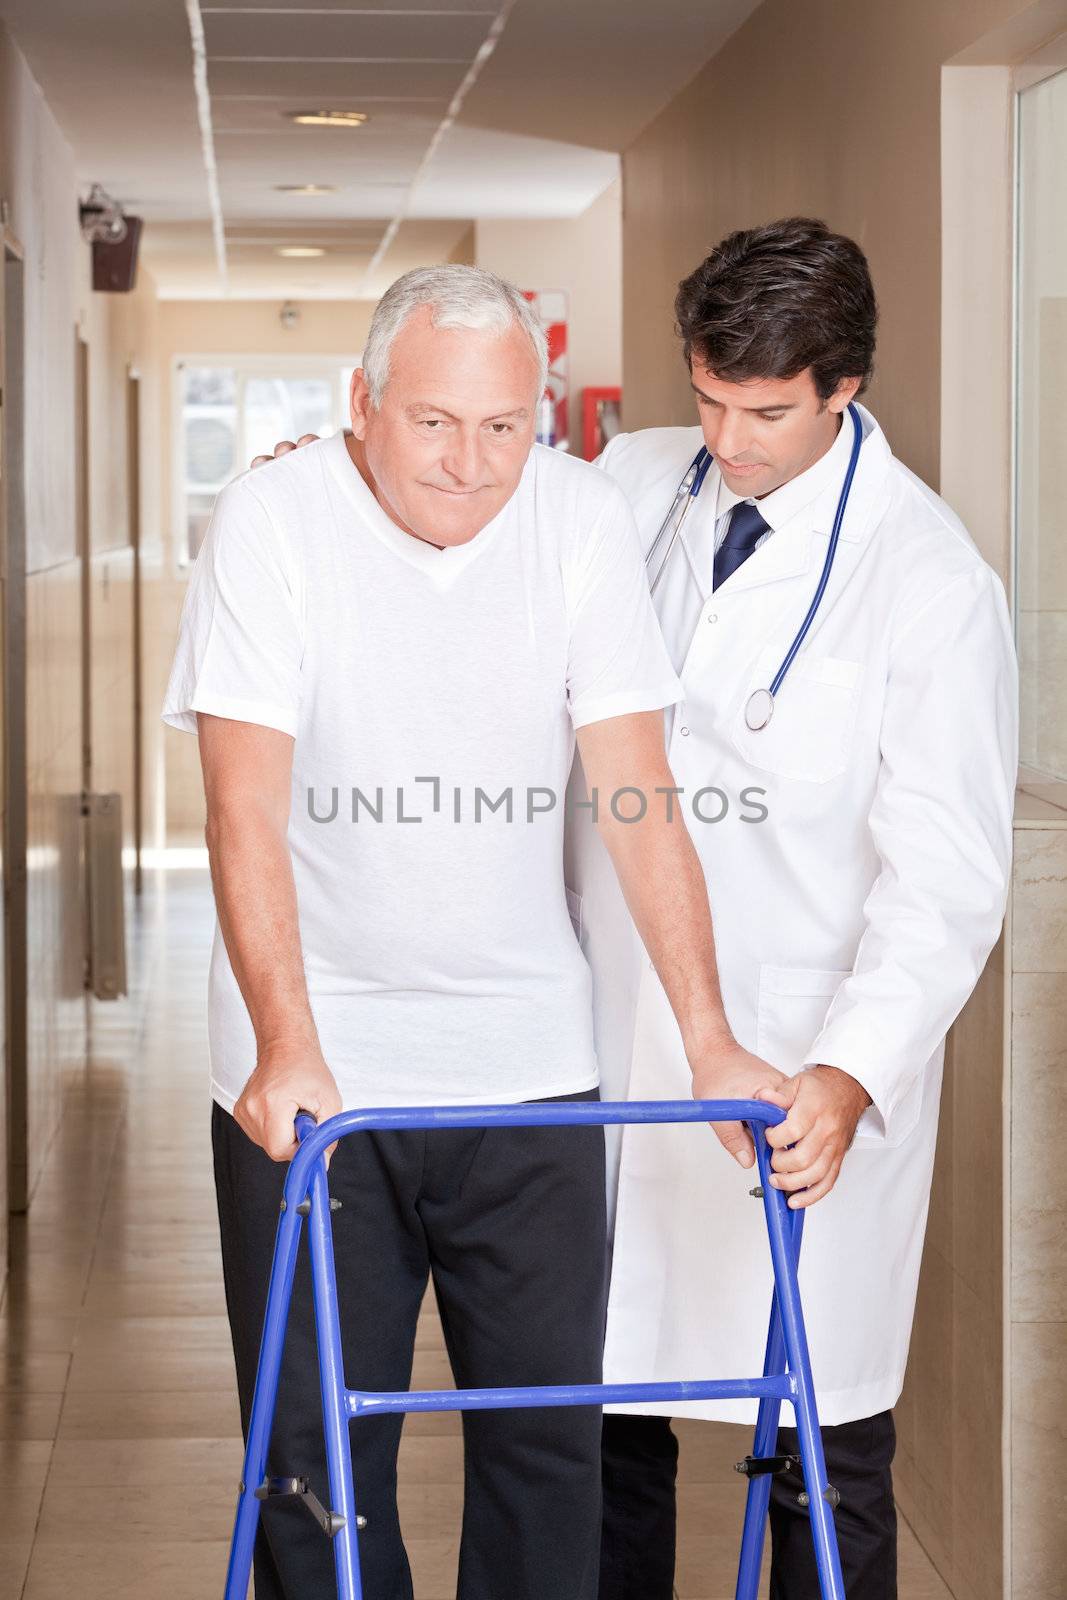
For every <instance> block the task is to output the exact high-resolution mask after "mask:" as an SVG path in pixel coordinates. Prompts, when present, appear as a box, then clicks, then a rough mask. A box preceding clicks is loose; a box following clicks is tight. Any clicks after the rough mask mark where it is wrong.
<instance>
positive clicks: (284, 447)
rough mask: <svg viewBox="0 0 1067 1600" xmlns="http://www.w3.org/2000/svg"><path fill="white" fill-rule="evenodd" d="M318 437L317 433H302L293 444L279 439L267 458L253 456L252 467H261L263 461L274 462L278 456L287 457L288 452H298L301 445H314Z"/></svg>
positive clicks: (287, 440) (288, 440)
mask: <svg viewBox="0 0 1067 1600" xmlns="http://www.w3.org/2000/svg"><path fill="white" fill-rule="evenodd" d="M318 437H319V436H318V434H317V433H302V434H301V435H300V437H299V439H298V440H297V441H296V443H295V444H294V443H293V441H292V439H279V440H278V443H277V444H276V445H275V446H274V450H273V452H272V453H271V454H270V455H269V456H253V458H252V465H253V466H254V467H261V466H262V465H263V463H264V461H276V460H277V458H278V457H279V456H287V455H288V454H289V452H290V450H299V449H300V446H301V445H304V444H315V442H316V441H317V439H318Z"/></svg>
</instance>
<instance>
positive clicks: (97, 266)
mask: <svg viewBox="0 0 1067 1600" xmlns="http://www.w3.org/2000/svg"><path fill="white" fill-rule="evenodd" d="M140 242H141V218H140V217H130V216H128V217H126V237H125V238H124V239H120V240H119V241H118V243H117V244H112V243H110V242H108V241H106V240H98V241H97V242H96V243H94V245H93V288H94V289H98V290H100V291H101V293H103V294H129V292H130V290H131V289H132V288H133V287H134V285H135V283H136V282H137V248H138V246H139V244H140Z"/></svg>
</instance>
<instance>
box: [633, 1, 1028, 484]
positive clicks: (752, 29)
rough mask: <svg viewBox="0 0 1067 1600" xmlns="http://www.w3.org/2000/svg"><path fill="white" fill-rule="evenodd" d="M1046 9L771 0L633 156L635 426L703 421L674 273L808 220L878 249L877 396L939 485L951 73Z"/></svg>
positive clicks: (874, 257)
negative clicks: (946, 109)
mask: <svg viewBox="0 0 1067 1600" xmlns="http://www.w3.org/2000/svg"><path fill="white" fill-rule="evenodd" d="M1040 9H1041V8H1039V7H1034V6H1025V5H1022V4H1020V3H1019V0H938V3H937V4H936V5H930V4H929V3H928V0H869V3H868V4H866V5H864V6H863V7H862V8H860V9H856V8H851V9H850V8H845V7H842V6H841V5H840V4H839V3H837V0H804V3H803V4H797V3H796V0H765V3H764V4H763V5H761V6H760V7H759V9H758V10H757V11H756V12H755V13H754V14H753V15H752V17H751V18H750V19H749V21H748V22H747V23H746V24H745V25H744V26H743V27H742V28H741V29H739V31H738V32H737V33H736V34H735V35H734V36H733V38H732V39H731V40H730V41H729V42H728V43H727V45H726V46H725V47H724V49H723V50H722V51H721V52H720V54H719V55H718V56H716V57H715V59H714V60H713V61H711V62H709V63H708V65H707V66H705V67H704V69H703V70H702V71H701V72H700V73H698V75H697V76H696V77H695V78H694V80H693V82H692V83H691V84H690V85H689V87H688V88H687V89H686V90H685V91H684V93H683V94H682V95H680V96H679V97H678V98H677V99H675V100H674V101H673V102H672V103H671V104H670V106H668V107H667V109H666V110H665V111H664V112H663V113H662V114H661V115H660V116H659V117H658V118H657V119H656V120H655V121H654V122H653V123H652V124H651V125H650V126H649V127H648V128H647V129H646V130H645V132H644V133H643V134H642V135H641V137H640V138H639V139H638V140H637V141H636V143H635V144H633V145H632V146H631V147H630V149H629V150H627V151H626V152H625V154H624V157H623V182H624V192H625V207H624V222H623V374H624V384H625V399H624V420H625V425H626V427H627V428H638V427H646V426H650V425H653V424H661V423H677V422H688V421H691V420H692V407H691V401H690V398H689V395H688V392H687V387H686V378H685V373H684V370H683V368H682V365H681V361H680V359H679V358H678V356H677V353H676V350H675V342H674V339H673V337H672V332H671V327H672V313H671V303H672V299H673V295H674V290H675V288H676V286H677V282H678V280H679V279H680V278H681V277H682V276H684V274H685V273H686V272H688V271H690V270H691V269H692V267H693V266H694V265H695V264H696V263H697V262H698V261H699V260H700V259H701V258H702V257H703V256H704V255H705V254H706V253H707V251H708V250H709V249H710V248H711V246H712V245H713V244H714V243H715V242H716V240H718V239H719V238H721V237H722V236H723V235H725V234H727V233H729V232H731V231H732V230H733V229H735V228H744V227H751V226H752V225H754V224H755V223H757V222H762V221H766V220H767V219H768V218H770V217H774V216H782V215H789V214H791V213H798V212H803V213H807V214H809V215H815V216H820V217H824V218H825V219H826V220H827V221H828V222H829V223H830V224H831V225H832V226H833V227H835V228H838V229H839V230H840V231H842V232H844V233H848V234H851V235H852V236H853V237H854V238H856V239H858V240H859V242H860V243H861V244H862V245H863V247H864V249H865V250H866V252H867V254H868V256H869V258H870V261H871V266H872V270H873V273H874V278H875V286H876V289H877V292H878V298H879V303H880V306H881V328H880V339H879V349H878V372H877V376H876V379H875V383H874V385H873V386H872V389H871V401H870V403H871V405H872V407H873V409H874V410H875V411H876V412H877V413H878V415H879V418H880V420H881V422H882V423H883V425H884V427H885V429H886V432H887V434H888V435H889V438H890V440H891V442H892V444H893V446H894V448H895V450H896V452H897V454H898V455H899V456H901V457H902V458H903V459H904V460H905V461H907V462H908V464H909V466H911V467H913V468H914V469H915V471H916V472H918V473H919V474H920V476H922V477H923V478H925V479H926V480H927V481H929V482H931V483H932V484H934V485H935V486H936V485H937V483H938V472H939V452H938V440H939V418H940V403H939V402H940V338H941V278H940V274H941V206H940V188H941V160H940V92H941V69H942V66H943V65H944V64H945V63H947V62H948V61H950V60H951V59H952V58H953V57H954V56H956V55H957V54H958V53H959V52H961V51H963V50H964V49H966V48H967V47H968V46H970V45H971V44H972V42H973V41H974V40H976V39H978V38H979V36H980V35H983V34H985V33H986V32H987V31H988V30H990V29H992V28H994V27H995V26H996V25H998V24H1001V23H1003V22H1005V21H1006V20H1008V19H1010V18H1014V17H1016V16H1019V15H1022V14H1024V13H1027V12H1034V11H1038V10H1040ZM1044 9H1047V7H1046V8H1044Z"/></svg>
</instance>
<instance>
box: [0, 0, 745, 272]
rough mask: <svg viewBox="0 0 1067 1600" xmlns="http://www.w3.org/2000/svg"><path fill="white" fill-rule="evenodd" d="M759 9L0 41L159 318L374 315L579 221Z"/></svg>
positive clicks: (541, 10)
mask: <svg viewBox="0 0 1067 1600" xmlns="http://www.w3.org/2000/svg"><path fill="white" fill-rule="evenodd" d="M757 3H758V0H701V3H699V4H696V3H694V0H372V3H371V4H369V5H367V6H365V7H361V6H359V5H358V4H353V3H351V0H286V3H275V4H270V3H261V0H255V3H253V0H225V3H215V0H0V21H2V22H3V23H4V24H5V25H6V26H7V28H8V29H9V31H10V32H11V34H12V35H13V37H14V38H15V40H16V42H17V43H18V45H19V47H20V49H21V50H22V51H23V53H24V55H25V56H26V58H27V60H28V61H29V64H30V67H31V70H32V71H33V73H34V75H35V77H36V78H37V80H38V82H39V83H40V85H41V87H42V89H43V92H44V95H45V98H46V99H47V101H48V103H49V105H50V106H51V108H52V110H53V112H54V113H55V115H56V117H57V118H58V120H59V123H60V125H61V127H62V128H63V131H64V133H65V134H66V136H67V139H68V140H69V142H70V144H71V146H72V148H73V150H74V155H75V161H76V164H77V171H78V176H79V179H80V180H82V181H83V182H84V184H85V185H86V188H87V187H88V184H89V183H90V182H91V181H94V180H95V181H99V182H102V183H103V184H104V186H105V188H107V189H108V191H109V192H110V193H112V194H114V195H115V196H116V198H118V199H119V200H121V201H122V203H123V204H124V205H125V206H126V208H127V209H128V210H130V211H133V212H136V213H138V214H140V215H142V216H143V217H144V218H145V221H146V227H145V236H144V245H143V250H144V255H145V259H146V261H147V262H148V264H149V265H150V267H151V270H152V272H153V275H154V277H155V279H156V281H157V283H158V285H159V288H160V292H161V293H162V294H163V295H164V296H166V297H171V298H174V297H182V298H188V297H215V296H218V295H220V294H230V295H234V296H239V297H247V298H269V299H275V298H279V297H282V298H284V297H286V296H291V297H294V298H304V299H310V298H374V297H376V296H377V295H378V294H380V293H381V291H382V289H383V288H384V287H385V286H386V285H387V284H388V283H389V282H390V281H391V280H392V279H393V278H394V277H396V276H397V274H398V273H399V272H402V271H404V270H406V268H407V267H409V266H413V265H416V264H418V263H420V262H425V261H427V260H440V259H441V258H442V257H444V256H446V255H447V254H448V253H449V252H450V251H451V250H452V249H453V248H454V246H455V245H456V244H457V243H458V241H459V239H460V238H461V236H462V235H463V233H464V231H465V230H466V228H467V227H468V226H469V224H470V222H471V221H472V220H473V219H475V218H507V217H517V218H518V217H521V218H536V217H567V216H576V215H579V214H580V213H581V212H582V211H584V210H585V209H586V207H587V206H588V205H590V204H591V203H592V201H593V200H595V199H596V198H597V196H598V195H599V194H601V193H602V192H603V190H604V189H605V188H606V187H607V186H608V185H609V184H610V183H611V182H612V180H613V179H614V177H615V176H616V174H617V172H618V155H619V152H620V151H621V150H623V149H625V147H626V145H627V144H629V143H630V142H631V140H632V139H634V138H635V137H636V135H637V134H638V132H639V131H640V130H641V128H642V127H644V126H645V125H646V124H647V123H648V122H649V121H650V120H651V119H652V118H653V117H654V116H655V115H656V114H657V112H658V111H660V110H661V109H662V107H663V106H664V105H665V104H666V103H667V102H668V101H669V100H670V99H671V98H672V97H673V96H674V95H675V94H676V93H677V92H678V90H679V89H680V88H682V86H683V85H684V84H685V83H686V82H687V81H688V80H689V79H690V78H691V77H693V76H694V74H695V73H696V72H697V71H698V70H699V68H700V67H701V66H702V65H703V63H704V62H705V61H706V60H707V59H708V57H709V56H711V55H713V54H714V53H715V51H716V50H717V49H718V48H719V47H720V46H721V45H722V43H723V42H724V40H725V39H726V38H727V37H728V36H729V34H730V33H732V32H733V31H734V29H735V28H736V27H738V26H739V24H740V23H741V22H742V21H743V20H744V18H745V17H746V16H747V15H748V14H749V13H750V12H751V11H753V10H754V9H755V6H756V4H757ZM304 110H352V111H361V112H364V113H366V116H367V121H366V122H365V124H364V125H363V126H361V127H357V128H322V127H303V126H298V125H295V124H294V123H293V122H292V121H291V120H290V118H289V117H288V116H287V113H290V112H294V111H304ZM305 184H315V185H318V186H319V187H320V188H321V190H322V191H323V192H321V193H318V194H313V195H300V194H295V193H293V192H291V191H290V192H285V191H284V190H282V189H281V188H280V187H279V186H282V185H305ZM294 244H296V245H305V246H306V245H314V246H317V247H319V248H321V249H322V250H324V252H325V254H324V255H322V256H321V257H318V258H314V259H307V260H290V259H286V258H283V257H281V256H279V255H278V253H277V252H278V250H279V248H284V247H286V246H291V245H294Z"/></svg>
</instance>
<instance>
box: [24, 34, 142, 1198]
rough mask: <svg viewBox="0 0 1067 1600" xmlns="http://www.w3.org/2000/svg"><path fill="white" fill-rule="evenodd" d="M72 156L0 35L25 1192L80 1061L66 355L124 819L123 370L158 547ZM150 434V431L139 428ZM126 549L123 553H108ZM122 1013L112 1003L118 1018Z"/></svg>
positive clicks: (127, 342)
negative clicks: (22, 683) (82, 368)
mask: <svg viewBox="0 0 1067 1600" xmlns="http://www.w3.org/2000/svg"><path fill="white" fill-rule="evenodd" d="M78 195H79V186H78V183H77V181H76V177H75V167H74V159H73V156H72V153H71V151H70V148H69V147H68V145H67V144H66V141H65V140H64V138H63V135H62V133H61V131H60V129H59V127H58V125H57V124H56V122H55V120H54V118H53V117H52V115H51V112H50V111H49V108H48V106H47V104H46V103H45V101H44V100H43V98H42V96H41V94H40V91H39V89H38V88H37V85H36V83H35V82H34V80H33V78H32V76H31V74H30V72H29V70H28V68H27V66H26V64H25V61H24V60H23V58H22V57H21V55H20V54H19V52H18V51H17V50H16V49H15V48H14V46H13V45H12V44H11V42H10V40H9V39H8V37H7V35H6V34H4V32H3V31H2V29H0V196H2V197H3V199H5V200H6V201H7V203H8V207H9V221H10V226H11V229H12V231H13V233H14V234H15V235H16V237H17V238H18V240H19V242H20V244H21V246H22V247H23V249H24V251H25V323H24V329H25V389H26V397H25V424H24V426H25V457H26V542H27V569H28V577H27V657H26V697H27V766H28V788H29V793H28V817H29V821H28V835H29V838H28V868H29V870H28V891H27V892H28V929H27V968H28V983H29V1018H28V1032H29V1048H28V1065H27V1076H26V1082H25V1084H24V1085H22V1084H19V1085H13V1086H12V1088H13V1095H14V1096H15V1100H14V1103H13V1117H14V1118H15V1119H17V1120H18V1121H19V1122H20V1123H21V1124H23V1125H24V1126H25V1128H26V1131H27V1135H28V1147H29V1155H30V1160H29V1168H28V1171H24V1172H21V1173H19V1174H16V1181H17V1183H18V1184H19V1185H21V1186H22V1187H23V1188H24V1189H25V1190H32V1187H33V1183H34V1181H35V1178H36V1171H37V1166H36V1164H37V1162H38V1161H39V1159H40V1158H41V1156H42V1155H43V1152H44V1150H45V1148H46V1146H47V1143H48V1141H49V1139H50V1137H51V1135H52V1133H53V1132H54V1130H55V1127H56V1124H57V1121H58V1118H59V1114H60V1108H61V1096H62V1091H63V1086H64V1083H65V1082H66V1081H67V1080H68V1079H69V1077H70V1075H71V1074H73V1073H76V1072H78V1071H80V1070H81V1069H82V1066H83V1063H84V1047H85V1030H86V1021H87V1015H88V1011H87V1005H86V999H85V993H84V990H83V987H82V954H83V951H82V939H81V929H82V915H83V910H82V907H83V900H82V875H81V848H82V846H81V822H80V816H79V797H80V789H81V778H82V765H81V741H82V716H81V651H82V616H81V588H80V577H81V567H80V562H79V559H78V556H77V543H76V540H77V513H76V502H75V494H76V480H75V453H74V344H75V330H76V329H79V330H80V332H81V333H82V335H83V336H84V337H85V339H86V340H87V341H88V345H89V373H90V384H89V386H90V400H89V439H90V474H89V484H88V500H89V539H90V548H91V551H92V560H91V578H92V600H91V604H92V623H91V627H92V634H91V639H92V648H91V659H92V672H91V679H90V681H91V686H92V721H93V784H94V787H96V788H100V789H118V790H119V791H120V792H121V793H122V797H123V809H124V819H125V824H126V828H127V833H128V832H129V827H130V822H131V817H132V800H133V794H132V784H133V769H132V748H133V740H132V729H133V692H134V690H133V598H132V597H133V591H132V566H133V562H132V553H131V551H130V550H129V548H128V541H129V510H128V502H127V456H126V394H125V387H126V369H127V364H128V363H130V362H134V363H136V364H137V365H138V366H139V367H140V369H141V371H142V373H143V377H144V383H143V387H142V413H143V422H144V424H145V425H144V426H143V427H142V436H143V438H144V440H145V441H146V445H147V448H146V451H145V453H144V457H143V459H142V520H143V525H144V530H145V538H146V543H147V544H148V546H149V548H150V549H151V547H152V544H153V541H155V542H156V543H158V518H157V515H156V512H157V507H158V503H159V481H158V467H157V463H158V451H157V450H156V449H155V445H154V437H155V428H154V417H155V407H156V402H157V391H156V387H155V373H156V369H155V367H154V354H153V345H154V310H155V295H154V290H153V287H152V284H151V281H150V280H149V279H148V277H147V276H146V275H142V278H141V282H140V287H139V289H138V291H137V293H136V294H134V295H130V296H123V297H121V298H119V297H111V296H109V297H104V296H101V295H94V294H93V293H92V290H91V287H90V278H89V268H90V257H89V250H88V247H87V246H86V245H85V244H84V243H83V241H82V239H81V236H80V232H79V228H78V213H77V205H78ZM149 422H151V424H152V425H151V426H149V425H147V424H148V423H149ZM124 547H126V548H124ZM122 1003H123V1002H121V1001H119V1002H115V1004H117V1005H121V1004H122Z"/></svg>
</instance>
